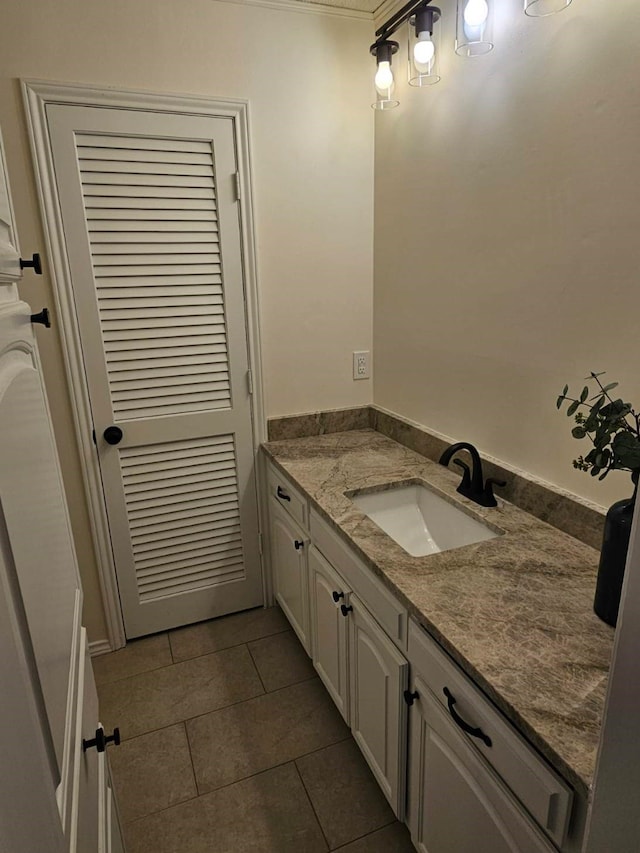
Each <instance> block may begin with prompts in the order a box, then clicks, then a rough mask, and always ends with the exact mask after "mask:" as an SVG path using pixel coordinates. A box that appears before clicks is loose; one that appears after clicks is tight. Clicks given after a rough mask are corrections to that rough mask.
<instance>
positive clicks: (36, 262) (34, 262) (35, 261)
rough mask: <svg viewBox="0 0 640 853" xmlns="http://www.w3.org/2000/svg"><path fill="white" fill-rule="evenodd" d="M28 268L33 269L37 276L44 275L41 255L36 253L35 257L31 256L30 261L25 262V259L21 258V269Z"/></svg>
mask: <svg viewBox="0 0 640 853" xmlns="http://www.w3.org/2000/svg"><path fill="white" fill-rule="evenodd" d="M27 267H33V271H34V273H35V274H36V275H42V263H41V261H40V255H39V254H38V253H37V252H36V254H35V255H32V256H31V260H30V261H25V260H24V259H23V258H20V269H21V270H24V269H27Z"/></svg>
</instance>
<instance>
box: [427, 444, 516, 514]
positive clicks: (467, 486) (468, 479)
mask: <svg viewBox="0 0 640 853" xmlns="http://www.w3.org/2000/svg"><path fill="white" fill-rule="evenodd" d="M459 450H466V451H468V453H469V455H470V456H471V462H472V463H473V469H472V470H470V469H469V466H468V465H467V463H466V462H463V461H462V459H454V460H453V461H454V462H455V464H456V465H458V466H459V467H460V468H462V482H461V483H460V485H459V486H458V488H457V489H456V491H457V492H458V493H459V494H461V495H464V497H465V498H469V500H472V501H475V503H477V504H480V506H498V502H497V501H496V499H495V497H494V494H493V486H506V485H507V484H506V483H505V481H504V480H496V479H495V478H494V477H488V478H487V482H486V483H485V482H484V477H483V474H482V460H481V459H480V454H479V453H478V451H477V450H476V448H475V447H474V446H473V444H469V442H468V441H458V442H457V443H456V444H452V445H451V446H450V447H447V449H446V450H445V452H444V453H443V454H442V456H441V457H440V459H439V462H440V464H441V465H444V466H445V468H446V466H447V465H448V464H449V462H450V461H451V457H452V456H453V455H454V454H455V453H457V452H458V451H459Z"/></svg>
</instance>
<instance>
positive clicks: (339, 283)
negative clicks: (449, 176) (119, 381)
mask: <svg viewBox="0 0 640 853" xmlns="http://www.w3.org/2000/svg"><path fill="white" fill-rule="evenodd" d="M371 29H372V25H371V23H370V22H367V21H363V20H351V19H346V18H338V17H329V16H323V15H318V14H308V13H293V12H287V11H283V10H277V9H276V10H273V9H268V8H262V7H256V6H241V5H236V4H230V3H217V2H212V0H179V2H177V0H109V2H98V1H97V0H55V2H50V0H29V2H24V0H4V2H3V4H2V27H1V28H0V71H1V77H0V126H1V127H2V132H3V135H4V139H5V144H6V148H7V160H8V168H9V172H10V176H11V182H12V189H13V195H14V201H15V209H16V219H17V225H18V230H19V234H20V240H21V246H22V250H23V253H24V254H30V253H31V252H33V251H37V250H40V251H43V238H42V231H41V227H40V222H39V212H38V205H37V200H36V195H35V186H34V182H33V177H32V169H31V159H30V154H29V151H28V143H27V136H26V131H25V124H24V118H23V109H22V103H21V95H20V89H19V86H18V82H17V79H18V78H21V77H28V78H41V79H48V80H61V81H65V82H80V83H91V84H97V85H104V86H108V87H116V88H118V87H120V88H133V89H135V88H138V89H149V90H154V91H158V92H177V93H180V92H184V93H189V94H198V95H205V96H212V97H215V96H223V97H228V98H246V99H248V100H249V102H250V110H251V125H252V158H253V178H254V191H255V210H256V240H257V249H258V259H257V260H258V274H259V285H260V298H261V311H262V334H263V364H264V372H265V384H266V389H265V390H266V408H267V413H268V414H269V415H279V414H283V413H291V412H301V411H309V410H311V409H318V408H332V407H341V406H350V405H358V404H364V403H368V402H370V400H371V383H370V382H366V381H365V382H353V380H352V378H351V351H352V350H354V349H370V347H371V336H372V293H371V287H372V227H373V124H372V122H373V118H372V110H371V109H370V107H369V87H370V80H369V73H368V72H369V63H368V61H367V59H366V57H367V48H368V44H369V42H370V40H371ZM20 292H21V295H22V297H23V298H24V299H26V300H28V301H29V302H30V303H31V304H32V305H33V306H34V307H35V308H37V309H40V308H41V307H42V306H43V305H49V306H50V307H52V305H53V298H52V293H51V285H50V282H49V280H48V278H47V277H46V276H45V277H43V278H42V279H36V278H34V277H33V276H32V275H31V274H27V275H26V276H25V280H24V282H23V284H22V285H21V287H20ZM54 323H55V318H54ZM38 340H39V343H40V347H41V352H42V360H43V363H44V369H45V380H46V383H47V388H48V393H49V396H50V398H51V405H52V409H53V414H54V418H55V429H56V437H57V440H58V444H59V448H60V453H61V457H62V464H63V473H64V478H65V484H66V488H67V493H68V496H69V502H70V506H71V514H72V524H73V527H74V532H75V537H76V544H77V549H78V554H79V558H80V562H81V568H82V575H83V585H84V589H85V597H86V610H85V620H86V622H87V626H88V629H89V635H90V639H91V640H99V639H101V638H103V637H105V636H106V630H105V625H104V620H103V615H102V608H101V599H100V592H99V587H98V582H97V574H96V569H95V561H94V557H93V552H92V548H91V540H90V531H89V521H88V515H87V510H86V504H85V499H84V493H83V486H82V479H81V475H80V471H79V465H78V457H77V448H76V444H75V439H74V436H73V422H72V417H71V413H70V407H69V398H68V392H67V388H66V381H65V373H64V368H63V362H62V355H61V349H60V342H59V339H58V334H57V332H56V331H55V330H52V331H50V332H47V331H44V330H41V331H39V332H38Z"/></svg>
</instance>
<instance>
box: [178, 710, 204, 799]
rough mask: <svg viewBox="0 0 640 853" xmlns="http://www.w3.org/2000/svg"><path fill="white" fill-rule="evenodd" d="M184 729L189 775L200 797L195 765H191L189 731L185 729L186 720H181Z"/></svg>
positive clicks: (191, 751) (191, 753) (191, 752)
mask: <svg viewBox="0 0 640 853" xmlns="http://www.w3.org/2000/svg"><path fill="white" fill-rule="evenodd" d="M181 725H182V727H183V728H184V736H185V738H186V739H187V749H188V750H189V761H190V762H191V774H192V776H193V784H194V785H195V789H196V796H197V797H199V796H200V785H198V777H197V776H196V765H195V764H194V763H193V750H192V749H191V741H190V739H189V729H188V728H187V722H186V720H182V723H181Z"/></svg>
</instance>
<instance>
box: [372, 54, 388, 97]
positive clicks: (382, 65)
mask: <svg viewBox="0 0 640 853" xmlns="http://www.w3.org/2000/svg"><path fill="white" fill-rule="evenodd" d="M374 83H375V87H376V89H377V90H378V92H379V93H380V94H381V95H386V94H388V93H389V91H390V90H391V87H392V86H393V71H392V70H391V63H390V62H384V61H383V62H379V63H378V70H377V71H376V76H375V77H374Z"/></svg>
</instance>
